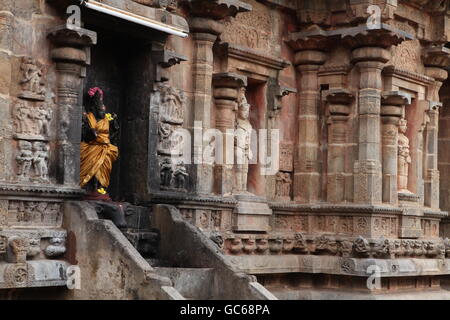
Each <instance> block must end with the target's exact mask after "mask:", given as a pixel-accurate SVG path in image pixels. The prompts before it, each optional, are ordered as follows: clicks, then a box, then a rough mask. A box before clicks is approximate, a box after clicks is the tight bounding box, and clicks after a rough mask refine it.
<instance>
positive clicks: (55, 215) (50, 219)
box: [0, 200, 62, 228]
mask: <svg viewBox="0 0 450 320" xmlns="http://www.w3.org/2000/svg"><path fill="white" fill-rule="evenodd" d="M0 202H1V203H2V207H5V206H7V210H4V209H3V208H2V209H1V210H0V213H1V216H0V217H1V218H0V219H1V226H3V227H9V228H14V227H31V226H34V227H60V226H61V223H62V212H61V204H60V203H59V202H46V201H21V200H0Z"/></svg>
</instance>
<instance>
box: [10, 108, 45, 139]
mask: <svg viewBox="0 0 450 320" xmlns="http://www.w3.org/2000/svg"><path fill="white" fill-rule="evenodd" d="M52 114H53V111H52V109H51V108H48V107H47V106H46V104H45V103H39V106H38V107H37V108H34V107H32V106H30V105H28V104H27V103H26V102H24V101H19V102H18V103H17V104H16V106H15V108H14V118H15V119H14V124H15V130H16V134H17V135H20V138H23V139H39V140H41V139H44V137H47V136H48V135H49V134H50V121H51V120H52Z"/></svg>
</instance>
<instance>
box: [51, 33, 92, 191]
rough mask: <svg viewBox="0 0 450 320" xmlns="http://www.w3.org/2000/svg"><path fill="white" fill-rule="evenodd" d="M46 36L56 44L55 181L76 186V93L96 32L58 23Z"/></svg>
mask: <svg viewBox="0 0 450 320" xmlns="http://www.w3.org/2000/svg"><path fill="white" fill-rule="evenodd" d="M48 37H49V39H50V40H51V41H52V42H53V44H55V48H54V49H53V50H52V51H51V57H52V59H53V61H54V62H55V63H56V72H57V77H58V80H57V81H58V84H57V86H58V91H57V98H58V114H59V119H58V124H59V127H58V133H59V136H58V142H57V148H58V150H59V154H58V182H59V183H62V184H65V185H68V186H72V187H75V188H78V186H79V179H80V173H79V168H80V165H79V159H80V147H79V143H80V137H81V133H80V130H81V106H80V105H79V94H80V92H81V88H82V82H81V79H82V77H83V76H84V74H85V70H84V68H85V66H86V65H87V64H89V62H90V61H89V58H88V55H87V50H89V47H90V46H92V45H94V44H96V41H97V35H96V33H95V32H92V31H89V30H86V29H81V28H80V29H77V30H72V28H69V27H67V26H59V27H56V28H54V29H52V30H50V32H49V34H48Z"/></svg>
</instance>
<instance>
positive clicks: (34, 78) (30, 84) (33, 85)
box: [20, 57, 45, 99]
mask: <svg viewBox="0 0 450 320" xmlns="http://www.w3.org/2000/svg"><path fill="white" fill-rule="evenodd" d="M21 71H22V79H21V80H20V84H21V85H22V89H23V92H22V96H23V97H27V98H41V99H42V97H43V96H44V95H45V87H44V82H43V79H42V76H43V67H42V66H41V65H40V64H38V63H37V61H36V60H35V59H33V58H31V57H25V58H23V61H22V66H21Z"/></svg>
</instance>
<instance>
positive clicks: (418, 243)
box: [223, 233, 450, 259]
mask: <svg viewBox="0 0 450 320" xmlns="http://www.w3.org/2000/svg"><path fill="white" fill-rule="evenodd" d="M449 243H450V241H448V240H396V239H387V238H384V237H380V238H372V239H368V238H364V237H362V236H358V237H356V238H340V237H335V236H327V235H320V236H317V235H316V236H314V235H306V234H304V233H295V234H294V235H285V236H281V235H279V236H275V235H266V236H262V237H261V236H254V235H253V236H252V235H242V236H233V237H231V238H225V244H224V246H223V251H224V252H225V254H229V255H286V254H288V255H326V256H340V257H343V258H376V259H397V258H421V259H445V258H446V257H447V258H448V257H449V253H450V244H449Z"/></svg>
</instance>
